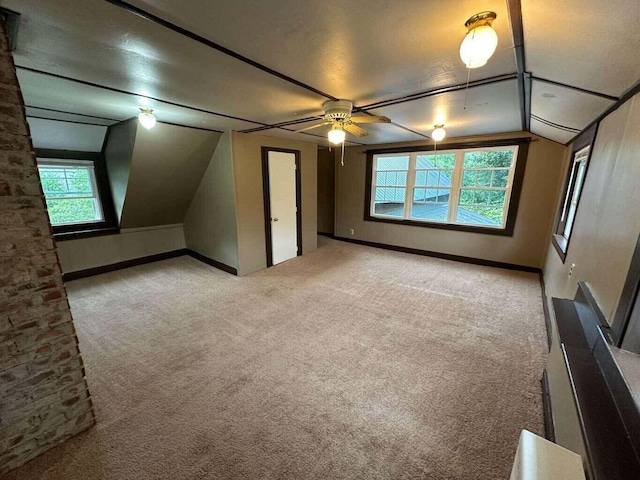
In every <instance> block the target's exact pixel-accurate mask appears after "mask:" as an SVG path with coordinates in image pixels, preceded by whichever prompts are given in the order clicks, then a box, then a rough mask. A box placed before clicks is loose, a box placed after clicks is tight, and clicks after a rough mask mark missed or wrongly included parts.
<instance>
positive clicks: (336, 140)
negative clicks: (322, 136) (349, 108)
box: [329, 128, 347, 145]
mask: <svg viewBox="0 0 640 480" xmlns="http://www.w3.org/2000/svg"><path fill="white" fill-rule="evenodd" d="M346 136H347V135H346V133H344V130H340V129H339V128H333V129H331V130H329V141H330V142H331V143H333V144H334V145H339V144H341V143H342V142H344V139H345V137H346Z"/></svg>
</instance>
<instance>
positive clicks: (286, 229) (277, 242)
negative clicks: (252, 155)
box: [267, 151, 298, 265]
mask: <svg viewBox="0 0 640 480" xmlns="http://www.w3.org/2000/svg"><path fill="white" fill-rule="evenodd" d="M267 158H268V162H269V195H270V199H269V205H270V208H271V251H272V257H273V264H274V265H276V264H278V263H281V262H284V261H285V260H289V259H290V258H293V257H296V256H297V255H298V222H297V216H296V213H297V212H296V156H295V154H293V153H285V152H273V151H270V152H268V157H267Z"/></svg>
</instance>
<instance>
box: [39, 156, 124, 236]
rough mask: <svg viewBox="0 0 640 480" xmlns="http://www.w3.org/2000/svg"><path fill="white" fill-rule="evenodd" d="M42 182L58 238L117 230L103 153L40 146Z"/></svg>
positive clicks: (52, 224) (50, 218) (107, 232)
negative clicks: (42, 147)
mask: <svg viewBox="0 0 640 480" xmlns="http://www.w3.org/2000/svg"><path fill="white" fill-rule="evenodd" d="M36 158H37V160H38V173H39V174H40V183H41V185H42V191H43V193H44V197H45V201H46V203H47V212H48V213H49V220H50V222H51V226H52V228H53V234H54V237H55V238H56V239H57V240H65V239H71V238H77V237H78V236H93V235H102V234H109V233H114V232H117V230H118V228H117V220H116V216H115V211H114V208H113V201H112V199H111V188H110V186H109V179H108V175H107V169H106V165H105V162H104V157H103V156H102V154H101V153H97V152H96V153H94V152H73V151H67V150H48V149H36Z"/></svg>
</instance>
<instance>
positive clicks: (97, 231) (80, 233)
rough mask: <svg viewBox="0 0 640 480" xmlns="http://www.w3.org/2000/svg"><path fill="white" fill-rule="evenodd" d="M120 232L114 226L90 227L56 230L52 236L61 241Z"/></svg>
mask: <svg viewBox="0 0 640 480" xmlns="http://www.w3.org/2000/svg"><path fill="white" fill-rule="evenodd" d="M117 233H120V229H119V228H116V227H109V228H92V229H87V230H75V231H73V232H58V233H55V227H54V234H53V238H54V240H55V241H56V242H63V241H65V240H77V239H80V238H89V237H100V236H102V235H114V234H117Z"/></svg>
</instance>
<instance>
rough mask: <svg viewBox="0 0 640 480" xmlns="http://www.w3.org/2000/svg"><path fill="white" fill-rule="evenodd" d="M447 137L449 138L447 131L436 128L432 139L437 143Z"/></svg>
mask: <svg viewBox="0 0 640 480" xmlns="http://www.w3.org/2000/svg"><path fill="white" fill-rule="evenodd" d="M446 136H447V131H446V130H445V129H444V128H442V127H436V128H434V129H433V132H431V138H432V139H433V140H435V141H436V142H439V141H440V140H444V137H446Z"/></svg>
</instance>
